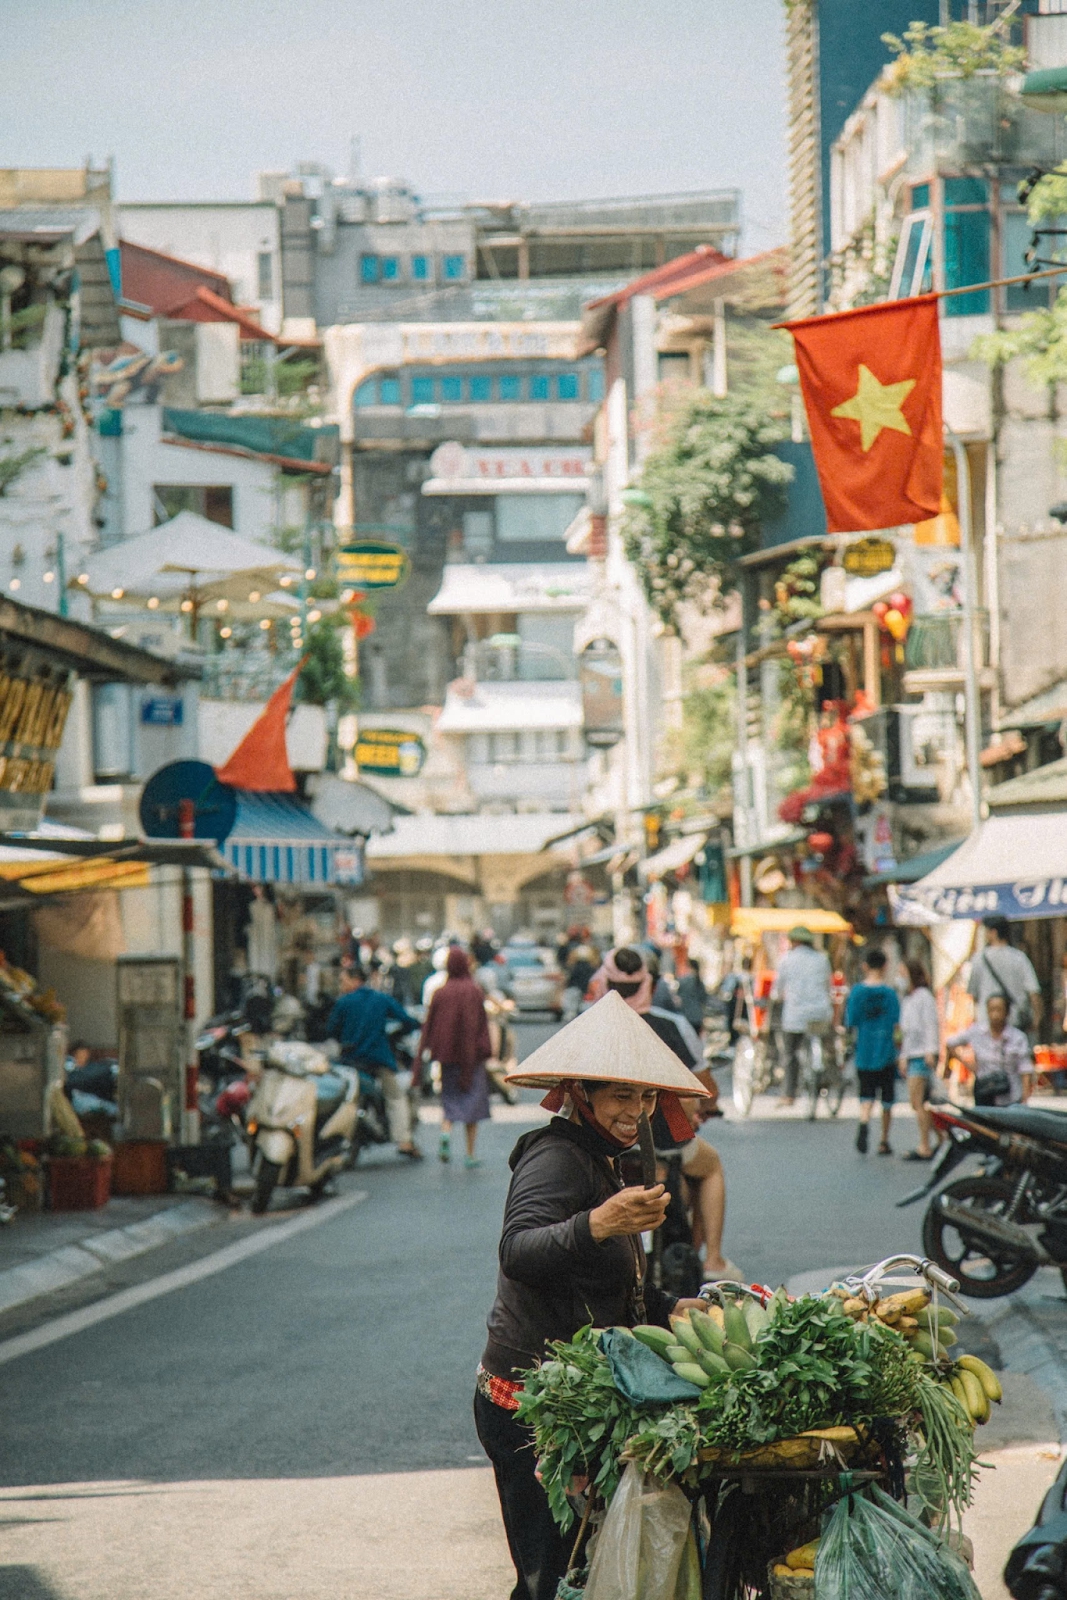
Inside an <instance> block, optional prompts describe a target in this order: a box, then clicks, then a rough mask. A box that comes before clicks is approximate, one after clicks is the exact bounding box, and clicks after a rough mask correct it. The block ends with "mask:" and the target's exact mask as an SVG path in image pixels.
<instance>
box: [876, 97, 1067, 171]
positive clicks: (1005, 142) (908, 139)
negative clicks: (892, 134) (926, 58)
mask: <svg viewBox="0 0 1067 1600" xmlns="http://www.w3.org/2000/svg"><path fill="white" fill-rule="evenodd" d="M901 105H902V121H903V147H904V149H905V150H906V151H907V152H908V159H907V171H908V174H909V175H910V176H913V177H916V178H921V177H925V176H927V175H928V174H929V173H932V172H965V171H967V170H970V169H974V168H979V169H981V168H984V167H988V166H990V165H993V166H1004V167H1019V168H1026V167H1035V166H1040V167H1054V166H1056V165H1057V164H1058V163H1059V162H1061V161H1063V160H1064V159H1065V158H1067V122H1065V121H1064V119H1063V118H1062V117H1050V116H1049V115H1048V114H1047V113H1046V112H1041V111H1031V110H1029V109H1028V108H1027V107H1026V106H1024V105H1023V103H1022V101H1021V100H1020V99H1019V96H1018V95H1017V94H1014V93H1012V91H1011V90H1010V89H1009V88H1008V87H1007V84H1006V82H1005V80H1004V79H1002V78H999V77H997V76H996V74H995V73H992V72H979V73H976V74H975V76H974V77H973V78H945V79H942V80H941V81H940V82H938V83H937V84H935V85H934V86H933V87H932V88H930V89H916V90H911V91H910V92H909V93H908V94H906V95H905V96H904V97H903V99H902V102H901Z"/></svg>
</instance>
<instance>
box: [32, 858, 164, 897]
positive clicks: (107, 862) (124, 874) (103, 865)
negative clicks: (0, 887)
mask: <svg viewBox="0 0 1067 1600" xmlns="http://www.w3.org/2000/svg"><path fill="white" fill-rule="evenodd" d="M42 853H43V852H42ZM42 853H38V852H33V855H34V856H35V857H36V859H30V860H26V859H23V860H22V861H18V860H17V859H10V857H14V856H15V854H16V852H14V851H11V852H10V853H9V852H8V851H6V850H4V851H2V852H0V878H2V879H4V880H5V881H6V882H8V883H15V884H17V885H18V887H19V888H20V889H25V890H27V891H28V892H29V893H30V894H38V895H42V894H73V893H75V892H78V891H80V890H82V889H147V887H148V884H149V881H150V879H149V875H148V868H147V867H146V866H145V865H144V863H143V862H140V861H113V860H112V859H111V858H110V856H90V857H89V858H88V859H87V860H85V861H77V860H73V861H72V860H71V859H70V857H69V856H56V857H54V858H50V859H47V860H42V859H40V856H41V854H42ZM25 854H29V852H26V853H25Z"/></svg>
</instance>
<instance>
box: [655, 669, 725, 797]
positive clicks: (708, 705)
mask: <svg viewBox="0 0 1067 1600" xmlns="http://www.w3.org/2000/svg"><path fill="white" fill-rule="evenodd" d="M736 703H737V702H736V695H735V693H734V680H733V677H729V678H726V679H724V680H723V681H722V682H721V683H713V684H709V685H700V686H687V689H686V693H685V697H684V699H683V701H682V727H681V730H680V732H679V733H678V734H677V735H675V736H674V738H673V740H671V741H670V742H671V744H672V747H673V748H672V749H671V752H670V754H671V755H672V756H673V757H674V760H673V762H672V767H674V768H677V769H678V770H679V771H681V772H683V773H685V774H687V775H688V778H689V781H690V783H695V784H696V785H697V786H698V787H699V788H700V789H702V790H703V791H704V793H705V794H708V795H715V794H716V793H717V792H718V791H720V790H722V789H724V788H725V787H726V786H727V785H728V784H729V782H730V778H731V773H732V767H733V751H734V744H735V742H736V737H737V736H736V712H735V706H736Z"/></svg>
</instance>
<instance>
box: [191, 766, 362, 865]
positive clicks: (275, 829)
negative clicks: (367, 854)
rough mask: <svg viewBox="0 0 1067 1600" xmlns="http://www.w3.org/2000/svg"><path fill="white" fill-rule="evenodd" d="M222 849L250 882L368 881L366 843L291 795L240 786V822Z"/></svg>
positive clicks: (238, 806) (238, 800)
mask: <svg viewBox="0 0 1067 1600" xmlns="http://www.w3.org/2000/svg"><path fill="white" fill-rule="evenodd" d="M220 850H221V852H222V854H223V855H224V856H225V858H226V860H227V861H228V862H229V863H230V865H231V866H233V867H235V868H236V869H237V871H238V872H239V873H240V875H241V877H242V878H245V879H247V881H248V882H250V883H287V884H296V885H306V886H308V887H322V888H325V887H326V886H328V885H331V884H350V885H358V884H361V883H362V882H363V877H364V870H363V846H362V844H361V842H360V841H359V840H357V839H349V838H346V837H345V836H344V835H342V834H339V833H334V832H333V830H332V829H331V828H327V827H324V826H323V824H322V823H321V822H319V821H318V820H317V818H316V817H315V816H313V814H312V812H311V811H310V810H309V808H308V807H307V806H306V805H305V804H304V803H303V801H301V800H297V799H295V798H294V797H293V796H292V795H287V794H255V793H252V792H250V791H249V790H245V789H239V790H237V820H236V822H235V823H234V825H233V828H232V829H231V831H230V835H229V837H228V838H227V839H226V840H225V841H224V842H223V843H222V844H221V845H220Z"/></svg>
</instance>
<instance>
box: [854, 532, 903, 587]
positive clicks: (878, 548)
mask: <svg viewBox="0 0 1067 1600" xmlns="http://www.w3.org/2000/svg"><path fill="white" fill-rule="evenodd" d="M896 559H897V552H896V546H895V545H892V544H890V542H889V540H888V539H857V540H856V541H855V543H854V544H850V545H847V546H846V548H845V553H844V555H843V557H842V558H841V564H842V566H843V567H844V569H845V571H846V572H847V573H848V575H849V577H850V578H877V577H878V575H879V573H881V572H891V571H892V569H893V565H894V563H895V562H896Z"/></svg>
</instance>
